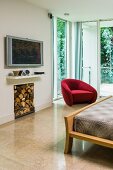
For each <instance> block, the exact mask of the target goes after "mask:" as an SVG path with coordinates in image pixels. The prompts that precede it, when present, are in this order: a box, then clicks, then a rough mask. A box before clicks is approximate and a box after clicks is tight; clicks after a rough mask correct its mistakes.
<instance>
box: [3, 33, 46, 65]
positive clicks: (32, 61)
mask: <svg viewBox="0 0 113 170" xmlns="http://www.w3.org/2000/svg"><path fill="white" fill-rule="evenodd" d="M6 65H7V66H11V67H13V66H14V67H33V66H34V67H37V66H42V65H43V42H42V41H37V40H31V39H26V38H19V37H14V36H9V35H7V36H6Z"/></svg>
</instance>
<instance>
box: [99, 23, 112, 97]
mask: <svg viewBox="0 0 113 170" xmlns="http://www.w3.org/2000/svg"><path fill="white" fill-rule="evenodd" d="M100 43H101V51H100V52H101V55H100V60H101V63H100V68H101V69H100V72H101V73H100V74H101V85H100V94H101V96H107V95H112V94H113V21H101V22H100Z"/></svg>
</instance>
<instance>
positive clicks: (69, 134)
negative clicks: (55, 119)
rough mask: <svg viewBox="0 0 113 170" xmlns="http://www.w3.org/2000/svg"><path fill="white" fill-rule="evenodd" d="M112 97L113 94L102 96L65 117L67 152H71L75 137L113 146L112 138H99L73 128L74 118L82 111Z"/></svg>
mask: <svg viewBox="0 0 113 170" xmlns="http://www.w3.org/2000/svg"><path fill="white" fill-rule="evenodd" d="M110 97H112V96H109V97H105V98H101V99H99V100H98V101H97V102H95V103H92V104H90V105H87V106H86V107H83V108H82V109H80V110H77V111H75V112H73V113H71V114H69V115H67V116H65V117H64V119H65V126H66V142H65V150H64V153H65V154H67V153H69V152H71V149H72V144H73V138H77V139H80V140H85V141H88V142H92V143H95V144H98V145H102V146H105V147H109V148H113V141H111V140H108V139H103V138H99V137H95V136H91V135H87V134H83V133H78V132H75V131H74V130H73V119H74V117H75V115H77V114H79V113H80V112H82V111H84V110H86V109H87V108H89V107H91V106H93V105H96V104H98V103H100V102H102V101H104V100H106V99H109V98H110Z"/></svg>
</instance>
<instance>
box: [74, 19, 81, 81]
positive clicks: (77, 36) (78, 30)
mask: <svg viewBox="0 0 113 170" xmlns="http://www.w3.org/2000/svg"><path fill="white" fill-rule="evenodd" d="M82 51H83V47H82V23H81V22H76V23H75V78H76V79H81V76H82V74H81V73H82V55H83V52H82Z"/></svg>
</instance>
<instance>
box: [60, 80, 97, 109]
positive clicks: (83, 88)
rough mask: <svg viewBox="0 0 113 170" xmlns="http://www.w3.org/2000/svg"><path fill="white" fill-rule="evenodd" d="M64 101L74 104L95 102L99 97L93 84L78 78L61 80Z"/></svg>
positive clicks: (70, 104)
mask: <svg viewBox="0 0 113 170" xmlns="http://www.w3.org/2000/svg"><path fill="white" fill-rule="evenodd" d="M61 89H62V95H63V98H64V101H65V102H66V104H67V105H69V106H72V105H73V104H76V103H93V102H95V101H96V99H97V91H96V89H94V88H93V87H92V86H91V85H89V84H87V83H85V82H83V81H81V80H76V79H64V80H62V81H61Z"/></svg>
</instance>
